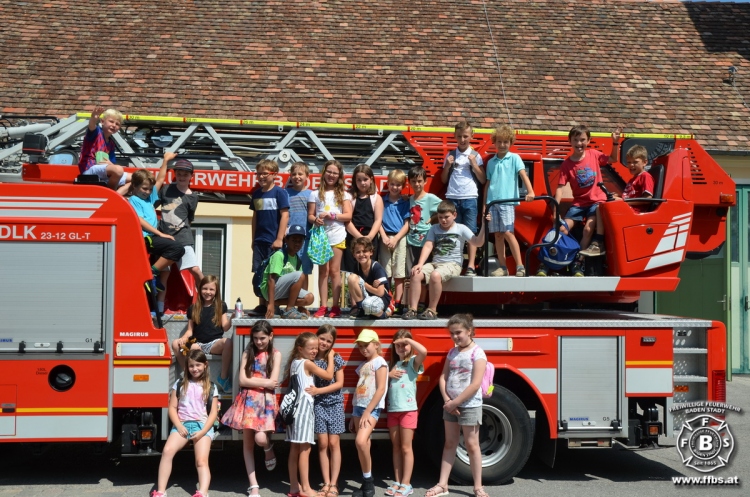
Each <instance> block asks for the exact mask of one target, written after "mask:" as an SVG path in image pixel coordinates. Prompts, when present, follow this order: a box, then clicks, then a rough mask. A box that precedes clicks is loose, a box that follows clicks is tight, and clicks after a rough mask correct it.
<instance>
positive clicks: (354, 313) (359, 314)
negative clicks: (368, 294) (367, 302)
mask: <svg viewBox="0 0 750 497" xmlns="http://www.w3.org/2000/svg"><path fill="white" fill-rule="evenodd" d="M363 317H365V310H364V309H362V308H361V307H357V306H354V307H353V308H352V310H351V312H349V319H359V318H363Z"/></svg>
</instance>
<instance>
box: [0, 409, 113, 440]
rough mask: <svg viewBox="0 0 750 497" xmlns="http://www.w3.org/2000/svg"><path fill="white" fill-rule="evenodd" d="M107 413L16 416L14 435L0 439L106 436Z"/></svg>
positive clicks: (0, 437)
mask: <svg viewBox="0 0 750 497" xmlns="http://www.w3.org/2000/svg"><path fill="white" fill-rule="evenodd" d="M107 424H108V419H107V415H106V414H105V415H96V416H16V435H15V436H13V437H6V436H3V435H0V439H3V438H13V439H16V440H22V439H32V438H52V439H58V438H59V439H62V438H72V439H85V438H107Z"/></svg>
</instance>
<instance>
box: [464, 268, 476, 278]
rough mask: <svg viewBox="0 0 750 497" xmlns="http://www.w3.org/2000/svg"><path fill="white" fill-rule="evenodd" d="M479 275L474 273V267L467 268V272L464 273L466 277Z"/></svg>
mask: <svg viewBox="0 0 750 497" xmlns="http://www.w3.org/2000/svg"><path fill="white" fill-rule="evenodd" d="M476 275H477V272H476V271H474V268H473V267H467V268H466V272H465V273H464V276H469V277H474V276H476Z"/></svg>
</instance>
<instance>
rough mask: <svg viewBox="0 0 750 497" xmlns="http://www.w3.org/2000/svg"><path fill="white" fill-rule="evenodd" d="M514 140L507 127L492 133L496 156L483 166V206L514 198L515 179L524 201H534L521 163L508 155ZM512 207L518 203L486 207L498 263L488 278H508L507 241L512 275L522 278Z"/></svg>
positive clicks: (511, 153)
mask: <svg viewBox="0 0 750 497" xmlns="http://www.w3.org/2000/svg"><path fill="white" fill-rule="evenodd" d="M515 140H516V133H515V131H513V128H511V127H510V126H508V125H507V124H504V125H503V126H500V127H499V128H497V129H496V130H495V131H494V132H493V133H492V141H493V143H494V144H495V149H497V155H495V156H494V157H493V158H492V159H490V161H489V162H488V163H487V183H486V184H485V185H484V198H485V199H486V200H485V202H486V204H489V203H490V202H494V201H495V200H506V199H509V198H518V195H519V193H518V177H519V176H520V177H521V180H523V184H524V186H526V201H527V202H531V201H532V200H534V189H533V188H532V187H531V182H530V181H529V176H528V175H527V174H526V169H525V167H524V165H523V161H522V160H521V157H520V156H519V155H518V154H514V153H513V152H510V147H511V145H513V142H514V141H515ZM516 205H518V202H516V203H514V204H510V203H508V204H495V205H493V206H492V207H490V222H489V232H490V233H494V235H495V250H496V251H497V258H498V262H499V263H500V267H499V268H497V269H496V270H494V271H493V272H492V276H508V268H507V267H506V266H505V242H508V246H509V247H510V254H511V255H512V256H513V260H514V261H516V276H526V268H525V267H524V265H523V260H522V259H521V248H520V247H519V246H518V240H516V235H515V234H514V233H513V230H514V226H513V225H514V223H515V220H516V207H515V206H516ZM485 209H486V207H485Z"/></svg>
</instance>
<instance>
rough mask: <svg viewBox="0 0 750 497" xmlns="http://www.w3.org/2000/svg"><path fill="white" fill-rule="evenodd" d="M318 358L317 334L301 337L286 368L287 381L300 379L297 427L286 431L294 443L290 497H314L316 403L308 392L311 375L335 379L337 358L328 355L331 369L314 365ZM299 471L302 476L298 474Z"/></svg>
mask: <svg viewBox="0 0 750 497" xmlns="http://www.w3.org/2000/svg"><path fill="white" fill-rule="evenodd" d="M317 354H318V337H317V336H315V334H314V333H310V332H305V333H301V334H300V335H299V336H298V337H297V339H296V340H295V341H294V348H293V349H292V355H291V356H289V362H288V363H287V367H286V377H287V379H289V378H291V377H292V375H297V379H298V381H299V386H300V388H299V395H300V397H299V399H298V400H297V402H298V403H299V406H298V407H297V413H296V414H295V416H294V423H292V425H291V426H287V427H286V441H287V442H291V443H292V448H291V449H290V450H289V487H290V488H289V495H294V496H302V497H305V496H307V497H311V496H312V495H313V494H314V493H313V490H312V488H311V487H310V445H311V444H314V443H315V412H314V410H313V403H314V399H313V397H312V395H310V393H309V392H307V389H308V388H310V387H314V386H315V384H314V383H313V377H312V375H315V376H317V377H319V378H323V379H324V380H331V379H333V369H334V362H333V357H334V354H328V367H327V368H326V369H322V368H319V367H318V366H316V365H315V356H316V355H317ZM298 471H299V476H298V474H297V472H298Z"/></svg>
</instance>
